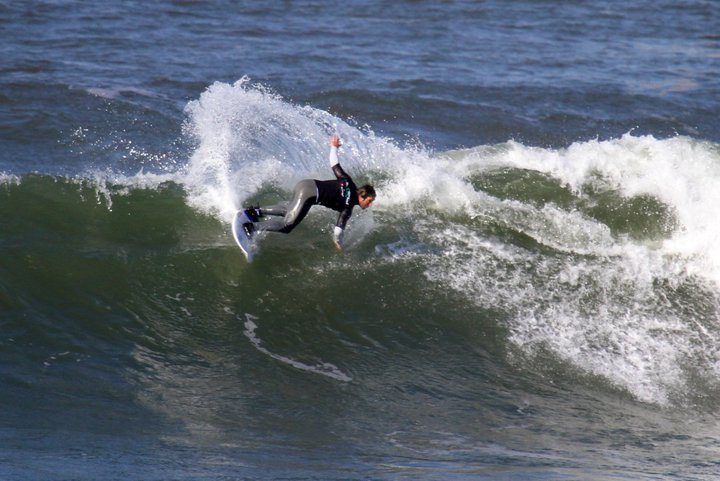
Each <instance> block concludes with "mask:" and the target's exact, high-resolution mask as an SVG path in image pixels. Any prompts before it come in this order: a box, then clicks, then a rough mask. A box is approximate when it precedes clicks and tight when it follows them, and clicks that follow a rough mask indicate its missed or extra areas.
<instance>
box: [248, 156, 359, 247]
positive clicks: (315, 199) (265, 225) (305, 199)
mask: <svg viewBox="0 0 720 481" xmlns="http://www.w3.org/2000/svg"><path fill="white" fill-rule="evenodd" d="M330 164H331V166H332V171H333V173H334V174H335V177H336V179H333V180H314V179H304V180H301V181H300V182H298V183H297V184H296V185H295V190H294V192H293V197H292V199H291V200H290V202H289V203H288V205H287V206H273V207H267V208H263V209H261V212H262V215H274V216H282V217H283V219H282V220H279V219H278V220H269V221H265V222H259V223H256V224H255V230H261V231H263V230H266V231H273V232H283V233H285V234H287V233H289V232H291V231H292V230H293V229H294V228H295V227H297V226H298V224H300V222H302V220H303V219H304V218H305V216H306V215H307V213H308V212H309V211H310V208H311V207H312V206H313V205H317V204H319V205H322V206H324V207H327V208H329V209H332V210H335V211H338V212H339V213H340V214H339V215H338V219H337V222H336V223H335V233H334V236H335V241H336V242H338V243H340V242H341V241H342V233H343V231H344V229H345V225H346V224H347V222H348V219H350V216H351V215H352V211H353V207H355V206H356V205H358V197H357V187H356V186H355V182H353V180H352V178H350V176H349V175H348V174H347V173H346V172H345V171H344V170H343V168H342V167H341V166H340V164H339V163H338V161H337V148H334V150H333V149H331V151H330ZM338 229H339V230H338Z"/></svg>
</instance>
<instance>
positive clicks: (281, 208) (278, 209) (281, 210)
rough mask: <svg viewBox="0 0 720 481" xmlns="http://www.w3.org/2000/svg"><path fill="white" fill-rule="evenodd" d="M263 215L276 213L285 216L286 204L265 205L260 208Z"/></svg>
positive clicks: (275, 214)
mask: <svg viewBox="0 0 720 481" xmlns="http://www.w3.org/2000/svg"><path fill="white" fill-rule="evenodd" d="M260 211H261V212H262V214H263V215H274V216H278V217H285V216H286V215H287V206H286V205H281V204H279V205H272V206H270V207H263V208H262V209H260Z"/></svg>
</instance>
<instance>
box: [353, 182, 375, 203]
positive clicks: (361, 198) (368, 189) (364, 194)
mask: <svg viewBox="0 0 720 481" xmlns="http://www.w3.org/2000/svg"><path fill="white" fill-rule="evenodd" d="M357 196H358V205H359V206H360V208H361V209H367V208H368V207H370V205H372V203H373V202H374V201H375V188H374V187H373V186H372V185H370V184H365V185H363V186H362V187H358V190H357Z"/></svg>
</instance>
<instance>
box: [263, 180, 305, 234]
mask: <svg viewBox="0 0 720 481" xmlns="http://www.w3.org/2000/svg"><path fill="white" fill-rule="evenodd" d="M316 199H317V186H316V185H315V181H314V180H312V179H305V180H301V181H300V182H298V183H297V184H296V185H295V191H294V192H293V197H292V200H291V201H290V204H289V205H288V208H287V211H286V213H285V217H284V218H283V219H282V220H280V219H278V220H269V221H266V222H260V223H258V224H256V225H255V226H256V228H257V230H267V231H272V232H282V233H284V234H288V233H290V231H292V230H293V229H294V228H295V227H297V225H298V224H300V222H302V220H303V219H304V218H305V216H306V215H307V213H308V212H309V211H310V208H311V207H312V206H313V205H314V204H315V201H316ZM262 211H263V214H268V215H281V214H280V213H279V211H280V209H278V210H276V211H275V212H277V214H271V213H270V212H268V211H267V210H266V209H262Z"/></svg>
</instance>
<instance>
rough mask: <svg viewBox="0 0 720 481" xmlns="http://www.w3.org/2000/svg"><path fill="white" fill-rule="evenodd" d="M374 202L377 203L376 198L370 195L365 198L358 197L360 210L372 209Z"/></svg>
mask: <svg viewBox="0 0 720 481" xmlns="http://www.w3.org/2000/svg"><path fill="white" fill-rule="evenodd" d="M373 201H375V197H370V196H369V195H368V196H365V197H363V196H360V197H358V205H360V208H361V209H363V210H364V209H367V208H368V207H370V206H371V205H372V203H373Z"/></svg>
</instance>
